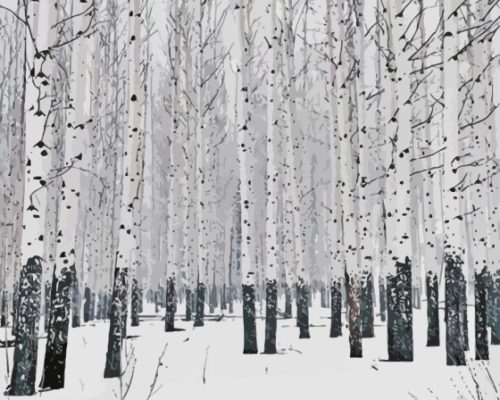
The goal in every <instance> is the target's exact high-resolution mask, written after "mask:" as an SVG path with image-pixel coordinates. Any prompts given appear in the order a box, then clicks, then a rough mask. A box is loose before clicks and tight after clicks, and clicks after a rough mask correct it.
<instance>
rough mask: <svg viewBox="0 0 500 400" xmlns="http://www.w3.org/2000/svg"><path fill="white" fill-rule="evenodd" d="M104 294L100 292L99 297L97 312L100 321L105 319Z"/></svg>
mask: <svg viewBox="0 0 500 400" xmlns="http://www.w3.org/2000/svg"><path fill="white" fill-rule="evenodd" d="M103 306H104V294H103V293H102V291H99V294H98V295H97V311H96V318H97V319H98V320H101V319H104V318H103V315H102V313H103V310H104V307H103Z"/></svg>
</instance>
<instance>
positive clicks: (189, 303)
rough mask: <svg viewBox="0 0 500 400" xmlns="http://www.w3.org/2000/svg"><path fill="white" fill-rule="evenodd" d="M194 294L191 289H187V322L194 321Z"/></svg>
mask: <svg viewBox="0 0 500 400" xmlns="http://www.w3.org/2000/svg"><path fill="white" fill-rule="evenodd" d="M192 297H193V296H192V294H191V289H186V318H185V321H191V320H192V319H193V315H192V308H191V306H192Z"/></svg>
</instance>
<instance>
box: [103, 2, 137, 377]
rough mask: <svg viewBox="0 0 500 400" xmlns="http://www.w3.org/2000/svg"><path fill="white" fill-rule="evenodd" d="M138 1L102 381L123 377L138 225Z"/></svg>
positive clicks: (131, 31)
mask: <svg viewBox="0 0 500 400" xmlns="http://www.w3.org/2000/svg"><path fill="white" fill-rule="evenodd" d="M141 41H142V38H141V1H140V0H130V1H129V18H128V48H127V57H128V88H129V90H128V102H127V104H128V127H127V134H126V137H125V143H124V154H123V165H124V170H123V174H124V175H123V187H122V193H121V202H120V217H119V218H120V228H119V236H118V248H117V251H116V256H115V257H116V258H115V274H114V281H113V301H112V305H111V318H110V319H111V321H110V326H109V336H108V350H107V353H106V366H105V370H104V377H105V378H118V377H120V376H121V374H122V368H121V347H122V341H123V339H124V336H125V329H126V322H127V292H128V277H129V272H130V275H132V276H134V275H133V271H134V269H135V266H136V262H137V260H136V257H137V239H138V235H139V229H140V221H137V220H135V218H134V216H136V215H138V213H135V212H134V210H135V209H136V208H137V207H139V206H140V204H139V201H138V200H139V192H140V190H139V189H140V184H141V180H142V177H141V170H142V168H141V161H142V159H143V158H142V153H143V151H144V149H143V140H142V139H143V136H142V133H141V127H142V123H141V113H140V111H141V104H142V97H143V91H142V90H141V88H140V82H141V80H140V55H141Z"/></svg>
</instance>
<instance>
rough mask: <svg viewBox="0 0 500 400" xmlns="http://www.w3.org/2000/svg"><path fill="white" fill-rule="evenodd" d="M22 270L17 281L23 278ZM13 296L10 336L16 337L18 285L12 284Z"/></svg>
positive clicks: (16, 283)
mask: <svg viewBox="0 0 500 400" xmlns="http://www.w3.org/2000/svg"><path fill="white" fill-rule="evenodd" d="M23 273H24V269H22V270H21V276H20V277H19V281H21V280H22V278H23ZM13 293H14V295H13V296H12V331H11V332H12V336H17V323H18V322H19V320H18V315H19V313H18V306H19V301H18V300H19V283H18V282H15V283H14V288H13Z"/></svg>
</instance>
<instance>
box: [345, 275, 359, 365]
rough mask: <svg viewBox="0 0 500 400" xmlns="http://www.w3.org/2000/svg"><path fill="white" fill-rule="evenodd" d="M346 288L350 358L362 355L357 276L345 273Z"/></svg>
mask: <svg viewBox="0 0 500 400" xmlns="http://www.w3.org/2000/svg"><path fill="white" fill-rule="evenodd" d="M345 277H346V279H345V281H346V290H347V315H348V320H349V347H350V357H351V358H361V357H363V345H362V342H361V326H360V315H359V314H360V300H361V285H360V282H359V278H358V277H355V276H349V275H348V274H347V272H346V274H345Z"/></svg>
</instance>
